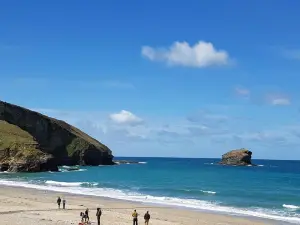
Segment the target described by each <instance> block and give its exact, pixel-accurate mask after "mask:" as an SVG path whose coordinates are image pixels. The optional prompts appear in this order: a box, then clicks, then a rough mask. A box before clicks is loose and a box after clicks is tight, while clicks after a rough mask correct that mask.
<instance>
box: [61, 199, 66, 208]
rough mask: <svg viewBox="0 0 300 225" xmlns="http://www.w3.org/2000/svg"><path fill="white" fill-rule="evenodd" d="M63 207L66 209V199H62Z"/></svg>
mask: <svg viewBox="0 0 300 225" xmlns="http://www.w3.org/2000/svg"><path fill="white" fill-rule="evenodd" d="M62 202H63V209H66V199H63V201H62Z"/></svg>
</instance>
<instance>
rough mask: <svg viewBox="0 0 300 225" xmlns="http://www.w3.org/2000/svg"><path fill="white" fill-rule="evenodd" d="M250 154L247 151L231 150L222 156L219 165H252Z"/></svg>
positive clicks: (242, 149) (243, 149)
mask: <svg viewBox="0 0 300 225" xmlns="http://www.w3.org/2000/svg"><path fill="white" fill-rule="evenodd" d="M251 156H252V152H251V151H249V150H248V149H245V148H241V149H236V150H232V151H230V152H227V153H226V154H224V155H222V160H221V162H219V164H222V165H229V166H248V165H253V164H252V162H251Z"/></svg>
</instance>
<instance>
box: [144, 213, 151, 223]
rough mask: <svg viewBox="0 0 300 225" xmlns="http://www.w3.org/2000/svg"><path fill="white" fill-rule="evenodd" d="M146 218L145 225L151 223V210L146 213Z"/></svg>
mask: <svg viewBox="0 0 300 225" xmlns="http://www.w3.org/2000/svg"><path fill="white" fill-rule="evenodd" d="M144 219H145V225H149V220H150V214H149V211H147V212H146V214H145V215H144Z"/></svg>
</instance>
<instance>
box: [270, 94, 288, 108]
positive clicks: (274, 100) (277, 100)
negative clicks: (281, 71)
mask: <svg viewBox="0 0 300 225" xmlns="http://www.w3.org/2000/svg"><path fill="white" fill-rule="evenodd" d="M267 101H268V103H269V104H271V105H274V106H280V105H281V106H283V105H290V104H291V100H290V98H289V97H287V96H284V95H268V96H267Z"/></svg>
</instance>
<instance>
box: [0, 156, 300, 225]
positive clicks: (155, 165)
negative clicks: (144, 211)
mask: <svg viewBox="0 0 300 225" xmlns="http://www.w3.org/2000/svg"><path fill="white" fill-rule="evenodd" d="M118 159H129V158H118ZM130 160H136V161H139V162H140V163H139V164H129V165H126V164H125V165H118V166H98V167H81V169H80V170H79V171H70V172H69V171H67V170H66V167H61V169H60V170H61V172H56V173H50V172H46V173H36V174H20V173H0V185H10V186H23V187H30V188H37V189H44V190H54V191H62V192H69V193H74V194H84V195H95V196H104V197H111V198H116V199H122V200H131V201H137V202H144V203H151V204H163V205H168V206H173V207H188V208H192V209H195V210H209V211H214V212H218V213H226V214H236V215H241V216H254V217H260V218H266V219H273V220H277V221H282V222H283V224H285V223H294V224H300V161H275V160H254V163H255V164H257V165H258V166H257V167H252V166H249V167H228V166H221V165H218V164H217V162H218V161H219V159H181V158H130Z"/></svg>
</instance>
